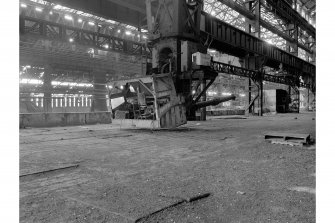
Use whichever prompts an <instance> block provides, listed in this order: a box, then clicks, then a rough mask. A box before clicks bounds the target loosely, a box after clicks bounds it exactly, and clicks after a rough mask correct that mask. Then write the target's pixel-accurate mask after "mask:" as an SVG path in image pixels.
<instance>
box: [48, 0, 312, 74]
mask: <svg viewBox="0 0 335 223" xmlns="http://www.w3.org/2000/svg"><path fill="white" fill-rule="evenodd" d="M49 1H50V2H52V3H55V4H62V5H65V6H68V7H72V8H78V9H82V10H85V11H88V12H92V13H94V14H97V15H105V16H106V19H113V20H115V21H122V22H127V21H128V24H131V25H134V26H137V27H138V28H139V29H140V28H145V27H146V25H145V23H146V18H145V17H146V16H145V1H144V0H141V1H134V0H127V1H116V0H110V1H109V0H100V1H83V0H82V1H79V0H71V1H70V0H49ZM208 2H210V0H205V4H206V3H208ZM218 3H220V4H222V3H224V5H226V6H227V7H225V9H224V10H225V11H224V13H223V14H225V15H224V17H223V19H226V20H227V21H229V22H230V23H233V24H234V25H236V26H240V27H242V24H243V22H244V20H245V18H247V19H249V20H255V15H254V13H253V12H252V11H250V10H249V9H247V8H245V7H244V6H243V1H236V2H235V1H232V0H217V1H215V2H214V4H216V5H218ZM129 4H130V5H129ZM116 5H117V7H121V8H122V7H123V8H124V10H125V9H127V10H130V12H134V13H135V15H136V18H133V17H132V15H131V13H127V18H124V17H122V16H118V14H117V13H112V12H111V11H110V12H108V15H107V12H106V8H108V7H111V6H115V7H116ZM131 6H133V7H131ZM153 7H155V5H154V4H153ZM103 8H105V9H103ZM221 9H222V8H221ZM121 11H122V10H121ZM103 12H105V14H104V13H103ZM219 13H221V12H219ZM236 13H237V14H236ZM139 18H140V19H139ZM206 18H207V16H206ZM209 19H210V20H212V19H211V18H210V17H209ZM130 20H132V21H130ZM276 20H277V18H276ZM135 21H136V22H135ZM278 24H279V25H278ZM278 24H277V27H275V26H274V25H273V24H271V23H269V22H267V21H265V20H264V19H261V20H260V25H261V27H263V28H265V29H267V30H269V32H271V33H272V36H273V37H274V38H276V39H277V40H276V39H273V42H275V44H277V43H276V42H278V43H281V42H282V39H280V38H283V37H285V38H283V39H284V40H286V41H292V38H291V37H290V36H289V35H288V34H286V33H284V32H283V29H282V28H280V27H281V26H282V25H281V24H280V22H279V23H278ZM224 26H226V25H224ZM278 27H279V28H278ZM230 29H231V28H230ZM241 29H243V27H242V28H241ZM280 29H281V30H280ZM231 30H233V29H231ZM202 31H203V33H204V37H205V36H206V37H207V35H208V34H210V35H214V36H212V37H214V39H215V38H216V42H218V43H220V42H223V43H224V44H223V45H225V46H229V47H228V48H225V49H223V50H225V51H226V52H228V51H229V52H233V53H235V55H239V56H242V57H243V56H244V55H245V53H246V52H249V51H250V52H254V53H257V52H256V51H254V50H249V49H246V48H245V46H242V45H241V44H237V43H231V42H229V41H230V40H226V39H225V38H217V37H215V35H216V34H217V33H215V32H216V31H213V30H212V29H211V32H212V31H213V32H214V33H211V32H208V30H202ZM261 33H262V32H261ZM243 35H244V34H243ZM243 35H242V36H243ZM248 38H249V37H248ZM250 38H253V36H250ZM263 38H264V36H263ZM254 42H262V41H261V40H254ZM262 44H263V43H262ZM264 44H266V43H264ZM218 45H220V44H218ZM232 45H234V46H232ZM297 45H298V47H299V48H301V49H304V50H306V51H307V52H309V49H308V48H307V47H306V46H305V45H303V43H302V42H298V43H297ZM264 46H266V45H264ZM278 46H279V47H281V48H282V49H283V48H284V47H283V46H280V45H278ZM266 48H271V50H272V49H275V48H273V47H272V46H270V47H267V46H266ZM275 51H278V50H275ZM264 52H265V51H264ZM266 52H267V51H266ZM278 52H280V53H279V54H280V55H285V56H271V55H266V54H264V53H263V55H264V56H265V57H268V56H270V57H269V58H268V61H269V62H268V63H269V64H270V65H273V64H275V65H274V66H278V64H280V63H283V64H286V65H288V67H291V68H294V69H301V68H302V67H304V66H302V65H296V64H297V63H298V64H302V63H303V62H301V61H300V60H299V59H298V58H296V57H295V56H289V58H292V59H289V61H290V62H288V60H287V59H284V57H287V56H288V55H287V53H286V52H284V51H280V50H279V51H278ZM309 53H310V52H309ZM261 55H262V54H261ZM271 57H272V58H271ZM274 57H275V58H276V59H273V58H274ZM293 60H294V61H299V62H292V61H293ZM271 61H276V62H274V63H273V62H271ZM306 66H307V67H313V65H311V64H310V65H308V63H307V65H306ZM302 72H305V73H309V72H312V73H313V72H315V67H314V68H308V69H304V70H303V71H302ZM313 75H314V74H313Z"/></svg>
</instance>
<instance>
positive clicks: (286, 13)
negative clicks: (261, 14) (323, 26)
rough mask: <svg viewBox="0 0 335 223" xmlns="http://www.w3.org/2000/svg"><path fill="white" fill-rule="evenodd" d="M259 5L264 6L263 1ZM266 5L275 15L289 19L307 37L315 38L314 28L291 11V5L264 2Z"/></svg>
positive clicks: (272, 1) (273, 0)
mask: <svg viewBox="0 0 335 223" xmlns="http://www.w3.org/2000/svg"><path fill="white" fill-rule="evenodd" d="M260 1H261V4H263V5H264V4H265V0H260ZM266 2H267V3H268V4H270V5H271V6H272V7H274V8H275V9H276V12H277V15H279V16H281V17H282V18H287V19H290V20H291V21H294V22H297V23H298V26H300V27H301V28H302V29H304V30H306V32H308V34H309V35H311V36H312V37H313V38H315V33H316V32H315V28H314V27H313V26H312V25H311V24H309V23H308V21H307V20H306V19H304V18H303V17H302V16H301V15H300V14H299V13H298V12H297V11H296V10H294V9H292V7H291V5H290V4H288V3H287V2H286V1H282V0H266Z"/></svg>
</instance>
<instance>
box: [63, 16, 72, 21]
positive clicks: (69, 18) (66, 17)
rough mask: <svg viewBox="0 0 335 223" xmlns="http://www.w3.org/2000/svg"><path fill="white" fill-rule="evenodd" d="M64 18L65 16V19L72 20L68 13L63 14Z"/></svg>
mask: <svg viewBox="0 0 335 223" xmlns="http://www.w3.org/2000/svg"><path fill="white" fill-rule="evenodd" d="M64 18H65V19H66V20H71V21H72V20H73V18H72V16H69V15H65V16H64Z"/></svg>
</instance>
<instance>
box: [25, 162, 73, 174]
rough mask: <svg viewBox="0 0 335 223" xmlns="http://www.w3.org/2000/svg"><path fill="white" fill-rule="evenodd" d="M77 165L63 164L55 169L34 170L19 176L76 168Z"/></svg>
mask: <svg viewBox="0 0 335 223" xmlns="http://www.w3.org/2000/svg"><path fill="white" fill-rule="evenodd" d="M77 167H79V164H76V165H70V166H63V167H59V168H55V169H50V170H43V171H39V172H34V173H27V174H23V175H20V177H27V176H32V175H40V174H45V173H50V172H54V171H58V170H65V169H70V168H77Z"/></svg>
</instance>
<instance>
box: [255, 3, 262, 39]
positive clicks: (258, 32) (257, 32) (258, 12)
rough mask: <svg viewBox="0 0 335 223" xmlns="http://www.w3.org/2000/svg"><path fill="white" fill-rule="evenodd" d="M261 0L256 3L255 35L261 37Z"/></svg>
mask: <svg viewBox="0 0 335 223" xmlns="http://www.w3.org/2000/svg"><path fill="white" fill-rule="evenodd" d="M259 1H260V0H258V1H257V2H256V3H255V15H256V17H255V36H256V37H258V38H260V37H261V26H260V24H259V21H260V19H261V4H260V2H259Z"/></svg>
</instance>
